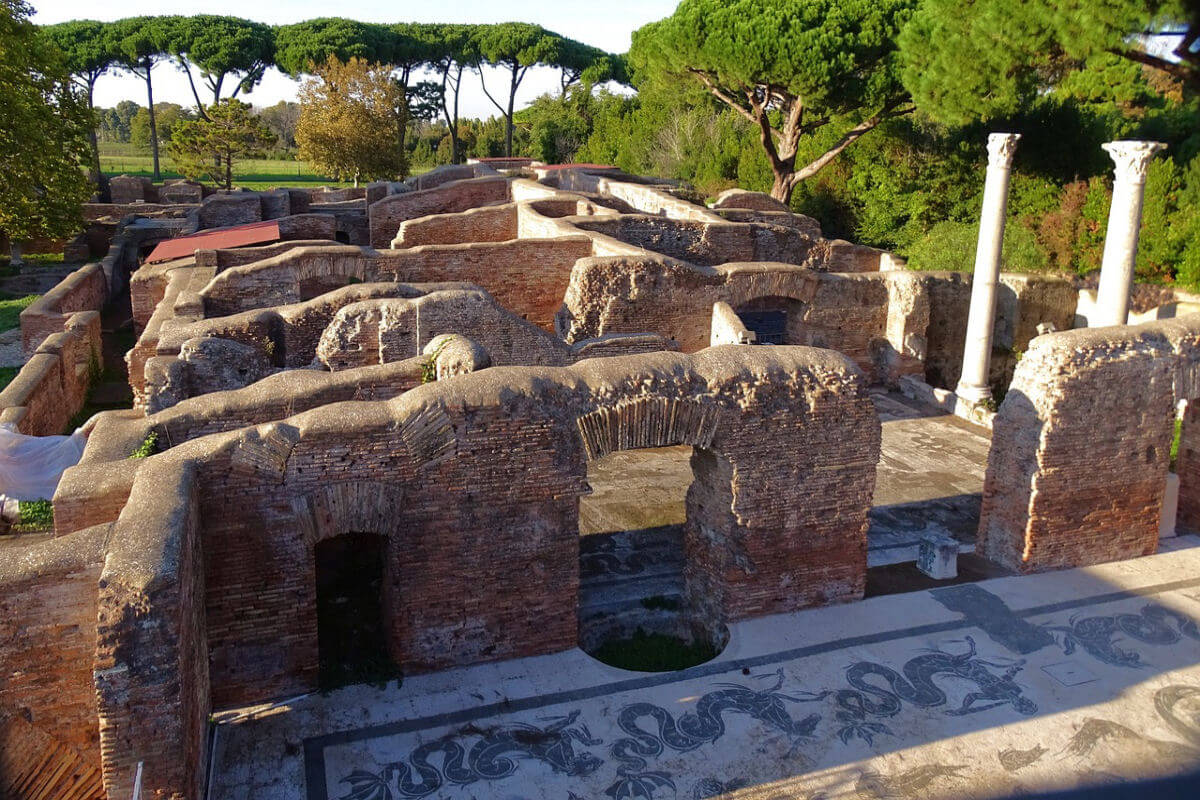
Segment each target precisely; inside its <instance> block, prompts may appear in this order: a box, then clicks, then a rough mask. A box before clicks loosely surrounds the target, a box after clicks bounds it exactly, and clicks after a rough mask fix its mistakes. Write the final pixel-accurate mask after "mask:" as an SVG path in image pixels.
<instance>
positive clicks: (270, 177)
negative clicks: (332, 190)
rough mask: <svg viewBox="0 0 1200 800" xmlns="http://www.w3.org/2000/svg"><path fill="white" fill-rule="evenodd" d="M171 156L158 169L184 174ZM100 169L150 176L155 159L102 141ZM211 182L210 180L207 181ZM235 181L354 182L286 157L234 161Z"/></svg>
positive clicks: (265, 184)
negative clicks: (177, 168) (338, 179)
mask: <svg viewBox="0 0 1200 800" xmlns="http://www.w3.org/2000/svg"><path fill="white" fill-rule="evenodd" d="M174 167H175V165H174V164H173V163H171V157H170V156H168V155H167V154H166V152H165V151H162V152H160V153H159V170H160V173H161V174H162V177H163V180H167V179H170V178H182V177H183V176H182V175H180V174H179V173H178V172H175V170H174ZM100 169H102V170H103V171H104V174H105V175H108V176H110V177H111V176H114V175H141V176H143V177H146V178H149V177H151V176H152V174H153V160H152V158H151V157H150V155H149V154H148V153H143V152H140V151H139V150H138V149H137V148H135V147H134V146H133V145H128V144H113V143H102V144H101V145H100ZM427 169H428V168H427V167H418V168H416V169H414V170H413V174H417V173H420V172H425V171H426V170H427ZM205 182H206V183H209V181H205ZM233 182H234V184H235V185H237V186H242V187H244V188H246V189H269V188H271V187H273V186H305V185H311V186H352V185H353V183H351V182H349V181H335V180H332V179H331V178H328V177H326V176H324V175H321V174H319V173H317V172H314V171H313V170H312V169H311V168H310V167H309V166H308V164H306V163H304V162H303V161H289V160H286V159H264V158H259V159H246V160H243V161H237V162H234V170H233Z"/></svg>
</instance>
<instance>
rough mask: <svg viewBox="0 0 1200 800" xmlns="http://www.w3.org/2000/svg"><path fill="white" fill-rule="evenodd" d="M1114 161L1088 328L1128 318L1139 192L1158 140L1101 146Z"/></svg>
mask: <svg viewBox="0 0 1200 800" xmlns="http://www.w3.org/2000/svg"><path fill="white" fill-rule="evenodd" d="M1103 147H1104V149H1105V150H1107V151H1108V154H1109V155H1110V156H1112V160H1113V161H1114V162H1115V163H1116V165H1117V169H1116V175H1115V177H1114V180H1113V196H1112V206H1111V207H1110V208H1109V210H1108V230H1107V231H1106V232H1105V234H1104V259H1103V261H1101V262H1100V288H1099V289H1097V291H1096V308H1095V311H1094V312H1093V313H1092V317H1091V319H1089V320H1088V327H1089V328H1099V327H1102V326H1104V325H1124V324H1125V323H1126V322H1128V321H1129V295H1130V292H1131V291H1132V290H1133V267H1134V262H1135V261H1137V246H1138V231H1139V230H1140V229H1141V227H1142V194H1143V193H1144V192H1145V190H1146V168H1147V167H1148V166H1149V165H1150V159H1152V158H1154V154H1155V153H1157V152H1158V151H1159V150H1162V149H1163V148H1164V147H1166V145H1165V144H1162V143H1161V142H1137V141H1117V142H1108V143H1107V144H1105V145H1103Z"/></svg>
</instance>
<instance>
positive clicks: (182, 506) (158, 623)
mask: <svg viewBox="0 0 1200 800" xmlns="http://www.w3.org/2000/svg"><path fill="white" fill-rule="evenodd" d="M195 477H196V468H195V466H194V465H192V464H188V463H186V462H184V463H177V462H176V463H172V462H169V461H164V460H157V461H155V460H153V459H151V460H147V463H146V464H145V465H144V466H142V467H141V469H140V470H139V472H138V477H137V480H136V481H135V483H134V486H133V491H132V493H131V495H130V499H129V502H128V503H127V504H126V506H125V508H124V510H123V511H122V512H121V516H120V518H119V519H118V520H117V523H116V525H115V526H114V530H113V537H112V541H111V544H110V550H109V553H108V557H107V558H106V559H105V562H104V571H103V572H102V573H101V576H100V593H99V625H98V629H97V631H96V634H97V646H96V655H95V697H96V699H97V701H98V704H99V719H100V743H101V749H102V752H103V754H104V764H103V772H104V788H105V789H106V791H107V792H108V796H109V797H131V796H132V795H133V790H134V783H135V773H136V770H137V768H138V765H139V764H140V765H141V767H142V773H141V785H142V796H145V797H170V798H181V800H182V798H199V797H200V796H201V793H202V790H203V785H204V779H205V767H206V765H207V756H208V748H207V744H206V734H207V727H208V714H209V712H210V710H211V705H210V703H209V667H208V642H207V634H206V629H205V621H204V605H205V589H204V562H203V558H202V555H201V542H200V530H199V529H200V519H199V514H198V508H197V504H196V486H195Z"/></svg>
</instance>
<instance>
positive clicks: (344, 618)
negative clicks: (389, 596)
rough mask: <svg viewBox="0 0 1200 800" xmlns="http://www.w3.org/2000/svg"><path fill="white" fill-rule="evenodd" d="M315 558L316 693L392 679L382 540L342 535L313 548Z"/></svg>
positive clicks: (393, 667) (373, 535)
mask: <svg viewBox="0 0 1200 800" xmlns="http://www.w3.org/2000/svg"><path fill="white" fill-rule="evenodd" d="M315 557H316V589H317V650H318V656H319V664H320V670H319V684H320V686H321V689H322V690H328V689H335V688H337V687H340V686H347V685H349V684H353V683H368V682H377V681H386V680H389V679H391V678H394V677H397V676H398V674H399V672H398V668H397V667H396V665H395V664H394V663H393V662H392V660H391V658H390V657H389V656H388V651H387V631H386V628H385V620H384V604H383V578H384V566H385V563H386V559H387V538H386V537H384V536H381V535H380V534H377V533H344V534H341V535H339V536H333V537H331V538H328V539H324V540H322V541H320V542H318V543H317V545H316V548H315Z"/></svg>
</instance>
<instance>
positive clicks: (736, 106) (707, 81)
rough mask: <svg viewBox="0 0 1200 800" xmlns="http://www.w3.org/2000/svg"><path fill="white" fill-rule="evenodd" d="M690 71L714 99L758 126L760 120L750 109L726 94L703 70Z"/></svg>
mask: <svg viewBox="0 0 1200 800" xmlns="http://www.w3.org/2000/svg"><path fill="white" fill-rule="evenodd" d="M688 71H689V72H691V73H692V74H693V75H695V76H696V77H697V78H699V79H700V82H701V83H703V84H704V85H705V87H707V89H708V91H709V92H711V93H712V95H713V97H715V98H717V99H718V100H720V101H721V102H722V103H724V104H725V105H727V106H729V107H730V108H732V109H733V110H734V111H736V112H738V113H739V114H741V115H742V116H743V117H745V118H746V119H748V120H750V121H751V122H753V123H754V124H755V125H757V124H758V120H757V119H756V118H755V117H754V115H753V114H751V113H750V110H749V109H748V108H746V107H745V106H744V105H742V104H741V103H739V102H738V101H736V100H734V99H733V97H732V96H731V95H729V94H726V93H725V91H724V90H723V89H721V87H719V86H717V85H716V84H715V83H714V82H713V81H712V79H711V78H709V77H708V75H707V74H706V73H705V72H703V71H702V70H698V69H691V68H689V69H688Z"/></svg>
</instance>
